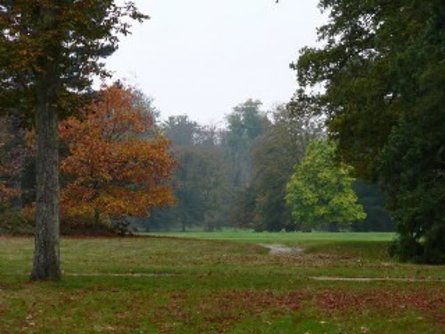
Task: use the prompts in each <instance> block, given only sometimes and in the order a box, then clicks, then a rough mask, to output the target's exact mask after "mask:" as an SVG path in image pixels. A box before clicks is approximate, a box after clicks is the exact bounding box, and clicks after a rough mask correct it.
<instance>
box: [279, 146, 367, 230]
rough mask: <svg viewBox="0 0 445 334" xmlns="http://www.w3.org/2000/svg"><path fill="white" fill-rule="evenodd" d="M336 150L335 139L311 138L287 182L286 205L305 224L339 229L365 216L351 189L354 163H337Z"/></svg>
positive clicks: (296, 218) (294, 216)
mask: <svg viewBox="0 0 445 334" xmlns="http://www.w3.org/2000/svg"><path fill="white" fill-rule="evenodd" d="M335 150H336V145H335V144H334V143H332V142H329V141H326V140H315V141H312V142H311V143H310V144H309V145H308V147H307V152H306V156H305V158H304V159H303V161H302V162H301V163H299V164H297V165H296V166H295V171H294V174H293V175H292V177H291V179H290V181H289V183H288V184H287V194H286V202H287V205H288V206H289V208H290V209H291V211H292V216H293V218H294V219H295V220H296V221H297V222H298V223H300V224H302V225H303V226H305V227H316V226H325V227H328V228H329V229H336V228H337V227H338V226H346V225H347V224H348V223H351V222H353V221H362V220H364V219H365V218H366V213H365V212H364V210H363V207H362V205H360V204H358V203H357V200H358V198H357V195H356V194H355V193H354V191H353V189H352V183H353V181H354V178H352V177H351V176H350V173H351V167H350V166H348V165H345V164H339V163H337V161H336V160H335Z"/></svg>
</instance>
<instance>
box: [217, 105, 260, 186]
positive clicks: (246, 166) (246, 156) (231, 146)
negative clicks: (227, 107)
mask: <svg viewBox="0 0 445 334" xmlns="http://www.w3.org/2000/svg"><path fill="white" fill-rule="evenodd" d="M261 105H262V103H261V102H260V101H258V100H252V99H249V100H247V101H246V102H244V103H242V104H240V105H238V106H236V107H235V108H234V109H233V112H232V113H231V114H229V115H228V116H227V124H228V125H227V130H226V132H225V133H224V135H223V138H222V140H223V145H224V146H225V147H226V150H227V153H228V159H229V160H230V162H231V165H232V182H233V185H234V186H235V187H241V188H243V187H245V186H247V184H248V183H249V182H250V180H251V177H252V158H251V154H250V150H251V149H252V147H253V144H254V142H255V139H257V138H258V137H259V136H260V135H261V134H262V133H264V131H265V129H266V127H267V126H268V123H269V122H268V120H267V117H266V115H265V113H264V112H262V111H261V109H260V108H261Z"/></svg>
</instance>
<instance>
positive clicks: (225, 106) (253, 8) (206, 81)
mask: <svg viewBox="0 0 445 334" xmlns="http://www.w3.org/2000/svg"><path fill="white" fill-rule="evenodd" d="M135 2H136V4H137V6H138V8H139V9H140V10H141V11H143V12H144V13H146V14H148V15H150V17H151V19H150V20H148V21H146V22H144V23H143V24H142V25H139V24H136V25H135V26H134V27H133V29H132V31H133V34H132V35H131V36H129V37H126V38H122V40H121V43H120V48H119V50H118V51H117V52H116V53H115V54H114V55H113V56H112V57H111V58H110V59H109V60H108V61H107V64H108V68H109V69H110V70H112V71H114V73H115V78H116V79H117V78H120V79H126V80H127V81H129V82H130V83H131V84H133V85H136V86H137V87H139V88H140V89H141V90H142V91H143V92H144V93H145V94H146V95H148V96H151V97H152V98H154V100H155V106H156V107H157V108H158V109H159V110H160V111H161V117H162V118H166V117H168V116H170V115H179V114H187V115H189V116H190V118H191V119H193V120H196V121H198V122H200V123H202V124H208V123H213V124H215V123H219V122H221V121H222V120H223V119H224V115H226V114H228V113H230V112H231V110H232V108H233V107H234V106H236V105H237V104H239V103H242V102H244V101H245V100H246V99H248V98H254V99H259V100H261V101H262V102H263V103H264V108H265V109H267V108H269V107H270V106H272V105H273V104H275V103H279V102H287V101H288V100H289V99H290V97H291V96H292V93H293V92H294V91H295V89H296V80H295V73H294V72H293V71H292V70H290V69H289V63H291V62H292V61H295V60H296V59H297V56H298V50H299V49H300V48H302V47H303V46H305V45H314V43H315V40H316V27H318V26H320V25H321V24H322V23H323V22H324V18H323V16H322V15H321V14H320V12H319V10H318V8H317V3H318V0H281V1H280V2H279V3H278V4H276V3H275V0H136V1H135Z"/></svg>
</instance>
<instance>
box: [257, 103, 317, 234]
mask: <svg viewBox="0 0 445 334" xmlns="http://www.w3.org/2000/svg"><path fill="white" fill-rule="evenodd" d="M321 135H322V130H321V128H320V125H319V124H318V123H317V122H315V120H314V119H312V118H304V117H295V116H292V115H290V113H289V111H288V110H287V108H285V106H278V107H277V109H276V110H275V111H274V113H273V119H272V123H271V124H270V125H269V127H268V128H267V129H266V130H265V132H264V133H263V134H262V135H261V136H260V137H259V138H258V139H257V140H256V142H255V144H254V146H253V149H252V151H251V152H252V153H251V154H252V158H253V178H252V182H251V185H250V188H252V191H253V192H255V201H254V203H255V205H254V207H253V210H254V212H253V213H252V215H251V216H252V217H253V219H252V222H251V223H252V227H254V228H255V229H256V230H260V231H263V230H268V231H280V230H282V229H286V230H289V229H295V228H296V226H295V224H293V222H292V217H291V213H290V210H289V209H288V207H287V205H286V201H285V195H286V184H287V182H288V180H289V178H290V177H291V175H292V172H293V168H294V166H295V164H296V163H297V162H300V161H301V160H302V159H303V157H304V152H305V149H306V146H307V144H308V142H309V141H310V140H312V139H315V138H317V137H319V136H321Z"/></svg>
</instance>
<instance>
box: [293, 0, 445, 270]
mask: <svg viewBox="0 0 445 334" xmlns="http://www.w3.org/2000/svg"><path fill="white" fill-rule="evenodd" d="M319 6H320V8H321V9H322V10H324V11H326V12H327V13H328V14H329V22H328V23H327V24H326V25H324V26H322V27H320V28H319V30H318V36H319V39H320V40H321V41H322V43H321V45H322V46H321V47H318V48H304V49H303V50H301V55H300V58H299V60H298V62H297V63H296V64H293V66H292V67H293V68H294V69H296V70H297V71H298V83H299V85H300V89H299V90H298V92H297V94H296V96H295V99H294V102H293V104H295V105H305V106H306V108H304V111H305V112H309V113H312V114H314V113H315V114H322V115H324V117H326V118H327V125H328V130H329V133H330V136H331V137H332V138H334V139H336V140H337V141H338V143H339V144H338V155H339V158H340V159H342V160H344V161H347V162H348V163H349V164H351V165H353V166H354V167H355V172H356V173H357V174H358V175H360V176H362V177H365V178H367V179H369V180H374V181H377V180H378V181H379V182H380V184H381V188H382V189H383V190H384V193H385V194H386V196H387V197H388V207H389V209H390V210H391V212H392V216H393V218H394V219H395V221H396V223H397V229H398V232H399V235H400V239H399V242H398V243H396V245H395V247H394V250H395V254H397V255H398V256H399V257H400V258H401V259H403V260H419V261H426V262H444V261H445V255H444V254H445V248H443V245H444V242H443V235H444V232H443V231H444V229H445V222H444V220H443V217H444V214H445V211H444V208H445V199H444V196H443V194H444V189H445V188H444V187H445V186H444V184H445V182H444V175H445V174H444V166H445V163H444V161H445V158H444V155H443V151H444V142H445V141H444V137H443V134H444V129H445V118H444V114H445V113H444V105H445V104H444V102H445V94H444V93H443V89H442V88H441V87H443V83H444V80H445V72H444V68H445V67H444V64H443V59H445V28H444V27H445V26H444V22H445V3H444V2H443V1H441V0H432V1H427V2H425V1H420V0H415V1H411V0H395V1H385V0H377V1H375V0H358V1H356V0H339V1H337V0H335V1H334V0H321V1H320V3H319ZM299 110H301V109H299ZM297 112H298V111H297Z"/></svg>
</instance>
